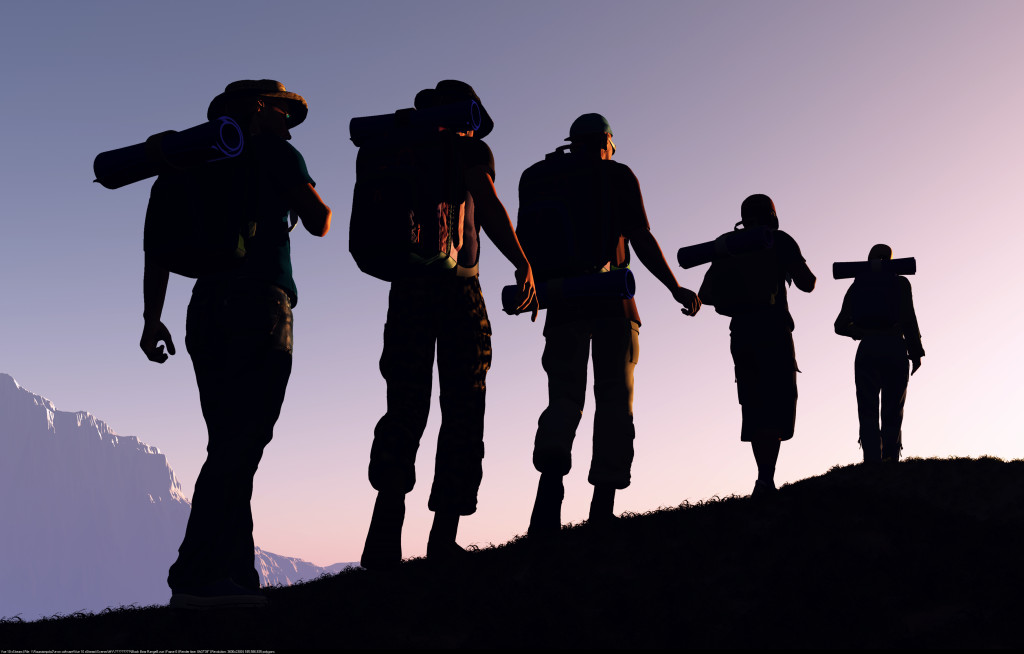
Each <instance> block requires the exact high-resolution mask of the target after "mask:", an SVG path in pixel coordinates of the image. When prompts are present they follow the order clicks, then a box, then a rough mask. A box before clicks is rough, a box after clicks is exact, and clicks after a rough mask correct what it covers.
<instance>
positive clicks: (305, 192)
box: [139, 80, 331, 608]
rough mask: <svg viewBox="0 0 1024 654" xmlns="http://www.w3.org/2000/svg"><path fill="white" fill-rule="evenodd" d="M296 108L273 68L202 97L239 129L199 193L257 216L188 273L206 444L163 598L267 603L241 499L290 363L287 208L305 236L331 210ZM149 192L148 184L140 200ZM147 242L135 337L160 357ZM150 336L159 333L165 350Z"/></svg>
mask: <svg viewBox="0 0 1024 654" xmlns="http://www.w3.org/2000/svg"><path fill="white" fill-rule="evenodd" d="M306 112H307V105H306V101H305V100H304V99H303V98H302V96H300V95H298V94H297V93H291V92H289V91H286V90H285V87H284V86H283V85H282V84H280V83H279V82H276V81H273V80H241V81H238V82H232V83H231V84H229V85H228V86H227V88H226V89H225V91H224V93H221V94H220V95H218V96H217V97H215V98H214V99H213V101H212V102H211V103H210V107H209V111H208V115H209V117H210V118H211V119H213V118H215V117H217V116H221V115H228V116H230V117H232V118H233V119H235V120H236V121H237V122H238V124H239V125H241V126H243V127H244V128H245V129H246V130H247V136H246V142H245V150H244V153H243V154H242V155H241V156H239V157H237V158H236V159H233V160H230V161H228V162H221V163H217V164H210V165H209V166H208V167H207V168H199V169H197V170H198V171H199V174H200V175H209V176H213V178H214V180H213V181H214V182H215V184H212V185H211V186H212V187H213V190H212V191H207V192H208V193H209V195H208V196H207V197H206V198H204V201H209V202H216V203H218V205H219V206H223V207H231V206H232V205H237V206H242V207H248V208H249V209H250V211H251V213H247V214H246V218H248V220H250V221H251V222H252V223H255V225H256V228H255V229H254V230H250V232H249V238H247V239H246V240H245V255H244V257H242V258H241V259H239V260H238V261H237V262H234V263H233V264H232V263H230V262H229V263H227V264H225V266H223V268H222V269H220V270H211V271H210V272H207V273H203V274H200V275H199V277H198V279H197V281H196V284H195V288H194V289H193V291H192V301H191V302H190V303H189V307H188V320H187V323H186V328H185V329H186V333H185V345H186V346H187V348H188V352H189V355H190V356H191V357H192V364H193V367H194V368H195V373H196V381H197V382H198V384H199V400H200V403H201V404H202V408H203V417H204V418H205V419H206V425H207V428H208V430H209V444H208V445H207V458H206V463H204V464H203V468H202V470H201V471H200V473H199V478H198V479H197V480H196V486H195V493H194V494H193V496H192V512H191V514H190V515H189V520H188V527H187V528H186V530H185V538H184V540H183V541H182V543H181V547H180V548H179V549H178V559H177V561H175V562H174V564H173V565H172V566H171V569H170V573H169V574H168V577H167V583H168V585H169V586H170V587H171V591H172V595H171V606H176V607H183V608H201V607H204V606H260V605H262V604H265V603H266V598H265V597H263V596H262V595H261V594H260V592H259V585H260V584H259V575H258V574H257V572H256V570H255V568H254V567H253V557H254V548H253V538H252V528H253V525H252V511H251V508H250V500H251V499H252V485H253V476H254V475H255V474H256V469H257V467H258V466H259V462H260V458H261V457H262V456H263V449H264V448H265V447H266V446H267V444H268V443H269V442H270V440H271V438H272V437H273V429H274V423H275V422H276V421H277V418H278V415H279V414H280V411H281V404H282V402H283V401H284V393H285V386H286V385H287V383H288V376H289V374H290V373H291V367H292V307H293V306H294V305H295V304H296V300H297V298H296V288H295V281H294V279H292V266H291V256H290V249H289V247H290V246H289V227H290V225H289V212H291V213H292V214H297V215H298V216H299V217H300V218H301V220H302V223H303V226H304V227H305V228H306V230H307V231H309V232H310V233H311V234H313V235H314V236H324V235H325V234H327V231H328V230H329V229H330V221H331V210H330V208H328V207H327V205H325V204H324V203H323V201H322V200H321V199H320V196H319V195H317V193H316V191H315V190H314V189H313V180H312V179H311V178H310V176H309V173H308V172H307V171H306V164H305V162H304V160H303V158H302V155H301V154H299V151H298V150H296V149H295V148H294V147H292V146H291V145H290V144H289V143H287V139H290V138H291V135H290V134H289V132H288V130H289V128H292V127H295V126H296V125H298V124H299V123H301V122H302V121H303V120H304V119H305V117H306ZM157 183H158V184H159V183H160V182H159V180H158V182H157ZM207 188H209V187H207ZM159 200H160V198H158V197H157V193H156V185H154V195H153V197H152V198H151V200H150V211H153V210H154V204H155V203H158V202H159ZM147 221H148V218H147ZM250 225H251V223H250ZM150 245H151V244H147V257H146V270H145V277H144V281H143V286H144V296H145V311H144V314H143V316H144V318H145V327H144V328H143V331H142V339H141V341H140V343H139V345H140V346H141V347H142V350H143V352H145V353H146V356H147V357H149V359H150V360H152V361H155V362H157V363H163V362H164V361H166V360H167V356H168V354H174V344H173V342H172V341H171V334H170V332H169V331H168V330H167V328H166V327H165V326H164V324H163V323H162V322H160V314H161V312H162V309H163V303H164V295H165V292H166V289H167V278H168V272H167V270H166V269H163V268H161V267H160V266H158V265H157V264H156V263H155V262H154V260H153V257H151V256H149V254H148V250H149V247H150ZM154 247H155V245H154ZM160 341H163V342H164V343H166V346H167V353H166V354H165V353H164V346H163V345H160V344H159V343H160Z"/></svg>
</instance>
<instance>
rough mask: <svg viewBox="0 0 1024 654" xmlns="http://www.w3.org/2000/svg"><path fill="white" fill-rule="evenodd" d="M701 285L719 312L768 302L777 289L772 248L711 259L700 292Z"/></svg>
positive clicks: (754, 307) (733, 312)
mask: <svg viewBox="0 0 1024 654" xmlns="http://www.w3.org/2000/svg"><path fill="white" fill-rule="evenodd" d="M705 289H706V292H707V294H708V297H710V298H711V299H712V301H713V302H714V307H715V311H716V312H717V313H719V314H721V315H723V316H730V317H732V316H736V315H739V314H743V313H748V312H750V311H756V310H758V309H763V308H767V307H770V306H772V305H773V304H775V296H776V295H778V293H779V271H778V263H777V258H776V254H775V248H774V247H769V248H765V249H763V250H756V251H754V252H748V253H746V254H737V255H732V256H729V257H724V258H722V259H715V260H714V261H712V262H711V268H709V269H708V272H707V273H706V274H705V276H704V283H703V284H702V285H701V292H702V293H703V292H705Z"/></svg>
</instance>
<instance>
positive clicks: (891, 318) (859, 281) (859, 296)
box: [850, 273, 900, 329]
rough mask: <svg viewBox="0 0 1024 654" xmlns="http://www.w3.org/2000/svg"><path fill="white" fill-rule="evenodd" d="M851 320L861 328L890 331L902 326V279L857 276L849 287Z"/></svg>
mask: <svg viewBox="0 0 1024 654" xmlns="http://www.w3.org/2000/svg"><path fill="white" fill-rule="evenodd" d="M850 320H851V321H852V322H853V324H854V325H856V326H858V327H860V328H862V329H889V328H890V327H893V326H895V325H896V324H897V323H899V321H900V288H899V277H898V276H896V275H892V274H888V275H886V274H884V273H883V274H865V275H858V276H857V278H856V279H854V281H853V284H852V285H851V286H850Z"/></svg>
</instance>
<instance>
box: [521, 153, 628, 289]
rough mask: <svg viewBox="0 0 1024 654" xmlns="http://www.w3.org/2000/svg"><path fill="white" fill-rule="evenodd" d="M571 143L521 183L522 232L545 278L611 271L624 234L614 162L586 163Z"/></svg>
mask: <svg viewBox="0 0 1024 654" xmlns="http://www.w3.org/2000/svg"><path fill="white" fill-rule="evenodd" d="M567 147H568V146H563V147H561V148H558V149H557V150H555V151H554V152H552V153H550V154H548V155H547V156H546V157H545V158H544V160H543V161H540V162H538V163H536V164H534V165H533V166H531V167H530V168H529V169H528V170H527V171H526V172H525V173H524V174H523V177H522V179H521V180H520V183H519V217H518V221H517V223H516V236H517V237H518V238H519V243H520V245H521V246H522V247H523V252H524V253H525V254H526V258H527V259H529V260H530V266H531V268H532V269H533V276H534V279H535V280H537V281H539V282H543V281H548V280H551V279H560V278H568V277H577V276H580V275H586V274H590V273H595V272H605V271H607V270H609V268H610V267H611V266H610V264H611V262H610V261H609V255H610V254H611V253H614V252H615V248H616V245H617V242H618V239H619V237H620V236H621V229H620V228H619V226H618V225H616V224H615V221H614V210H613V207H612V202H611V197H610V193H611V184H612V181H611V179H610V173H611V170H610V165H614V164H612V162H589V161H588V162H580V161H578V160H575V159H574V158H572V156H571V155H569V154H568V153H566V152H565V149H566V148H567ZM609 164H610V165H609ZM625 256H626V259H625V261H624V262H623V264H622V265H621V266H619V267H628V263H629V249H628V248H627V249H626V253H625Z"/></svg>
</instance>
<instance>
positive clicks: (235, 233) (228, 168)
mask: <svg viewBox="0 0 1024 654" xmlns="http://www.w3.org/2000/svg"><path fill="white" fill-rule="evenodd" d="M253 165H254V164H253V162H252V158H251V157H249V156H246V155H242V156H240V157H237V158H234V159H225V160H221V161H215V162H211V163H207V164H204V165H201V166H196V167H193V168H187V169H181V170H172V171H168V172H164V173H162V174H160V176H159V177H157V179H156V181H155V182H154V183H153V188H152V190H151V191H150V195H149V206H148V207H147V209H146V224H145V228H144V235H143V249H144V250H145V252H146V257H147V258H148V259H151V260H153V261H155V262H156V263H157V264H158V265H160V266H161V267H163V268H166V269H167V270H169V271H170V272H173V273H177V274H179V275H184V276H185V277H193V278H196V277H199V276H201V275H205V274H207V273H211V272H220V271H224V270H230V269H231V268H233V267H235V266H238V265H239V264H240V262H241V261H242V259H243V258H244V257H245V253H246V243H247V241H248V239H250V238H252V236H253V235H254V234H255V231H256V223H255V222H254V220H253V219H254V218H255V215H256V214H255V212H254V211H253V207H252V203H253V201H254V198H253V192H254V191H255V188H254V184H255V181H256V180H255V175H254V170H253Z"/></svg>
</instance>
